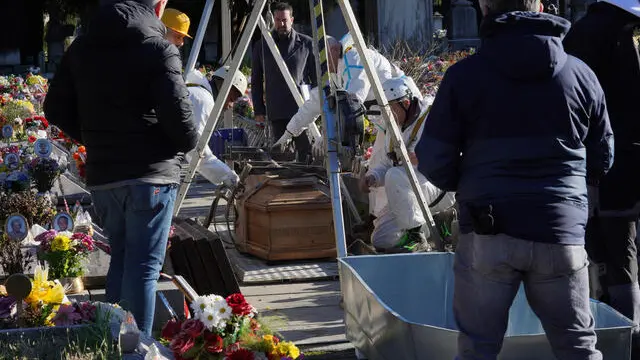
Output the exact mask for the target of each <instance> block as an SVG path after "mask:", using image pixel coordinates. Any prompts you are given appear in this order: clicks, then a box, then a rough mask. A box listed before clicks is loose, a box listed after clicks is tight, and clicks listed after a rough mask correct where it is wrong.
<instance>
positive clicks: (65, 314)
mask: <svg viewBox="0 0 640 360" xmlns="http://www.w3.org/2000/svg"><path fill="white" fill-rule="evenodd" d="M80 320H82V315H80V314H79V313H77V312H76V308H75V306H73V305H60V307H59V308H58V310H57V311H56V314H55V316H54V317H53V319H52V320H51V322H52V323H53V324H55V326H71V325H74V324H76V323H77V322H78V321H80Z"/></svg>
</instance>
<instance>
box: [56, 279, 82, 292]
mask: <svg viewBox="0 0 640 360" xmlns="http://www.w3.org/2000/svg"><path fill="white" fill-rule="evenodd" d="M60 284H62V286H63V287H64V288H65V290H66V291H65V293H66V294H67V295H74V294H80V293H81V292H83V291H84V281H82V278H81V277H80V276H76V277H67V278H62V279H60Z"/></svg>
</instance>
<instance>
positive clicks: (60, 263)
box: [38, 250, 84, 279]
mask: <svg viewBox="0 0 640 360" xmlns="http://www.w3.org/2000/svg"><path fill="white" fill-rule="evenodd" d="M38 258H39V259H40V260H44V261H46V262H47V263H48V264H49V276H50V277H51V278H52V279H62V278H73V277H78V276H82V275H83V274H84V268H83V266H82V259H83V258H82V257H81V256H80V255H79V254H78V253H77V251H75V250H65V251H49V252H46V253H41V254H38Z"/></svg>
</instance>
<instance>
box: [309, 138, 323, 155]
mask: <svg viewBox="0 0 640 360" xmlns="http://www.w3.org/2000/svg"><path fill="white" fill-rule="evenodd" d="M311 153H312V154H313V158H314V159H321V158H323V157H325V156H326V154H327V151H326V150H325V148H324V139H323V138H322V137H318V138H316V141H314V143H313V147H312V148H311Z"/></svg>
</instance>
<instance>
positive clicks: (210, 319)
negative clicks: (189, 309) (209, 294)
mask: <svg viewBox="0 0 640 360" xmlns="http://www.w3.org/2000/svg"><path fill="white" fill-rule="evenodd" d="M217 315H218V314H217V313H216V312H215V311H213V309H211V308H208V307H207V308H205V310H204V311H203V312H201V313H200V314H199V316H198V320H200V321H202V323H203V324H204V326H205V327H206V328H207V329H209V331H213V328H214V327H217V326H218V323H219V322H220V318H219V317H218V316H217Z"/></svg>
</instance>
